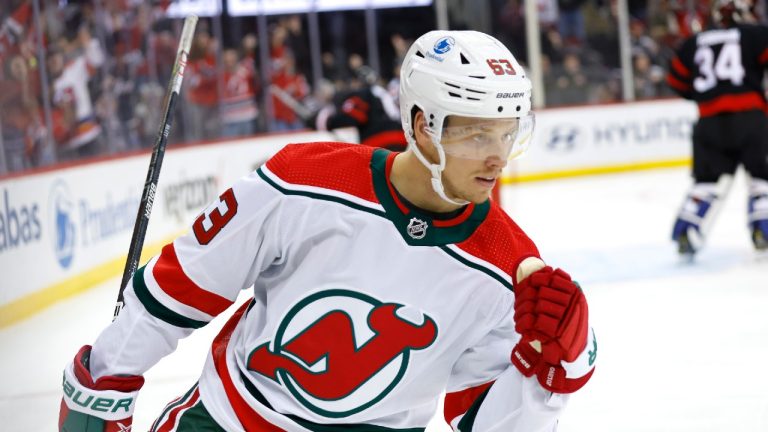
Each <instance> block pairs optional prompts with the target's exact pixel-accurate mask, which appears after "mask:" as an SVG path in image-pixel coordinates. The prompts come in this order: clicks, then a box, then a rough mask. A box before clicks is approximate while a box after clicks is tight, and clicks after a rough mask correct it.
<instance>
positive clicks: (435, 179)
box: [412, 138, 469, 206]
mask: <svg viewBox="0 0 768 432" xmlns="http://www.w3.org/2000/svg"><path fill="white" fill-rule="evenodd" d="M431 141H432V144H433V145H434V146H435V148H436V149H437V157H438V159H439V163H437V164H433V163H431V162H430V161H428V160H427V158H426V157H424V154H423V153H422V152H421V149H419V146H418V145H417V144H416V143H415V142H414V143H413V145H412V148H413V152H414V153H415V154H416V158H417V159H418V160H419V162H421V163H422V165H424V166H425V167H427V169H428V170H429V173H430V175H431V176H432V179H431V182H430V183H431V184H432V190H434V191H435V193H436V194H437V195H438V196H439V197H440V198H441V199H442V200H443V201H446V202H448V203H451V204H454V205H460V206H463V205H467V204H469V201H463V200H460V201H457V200H452V199H450V198H448V195H446V194H445V186H444V185H443V170H444V169H445V151H444V150H443V146H442V144H440V142H439V141H438V140H436V139H435V138H432V140H431Z"/></svg>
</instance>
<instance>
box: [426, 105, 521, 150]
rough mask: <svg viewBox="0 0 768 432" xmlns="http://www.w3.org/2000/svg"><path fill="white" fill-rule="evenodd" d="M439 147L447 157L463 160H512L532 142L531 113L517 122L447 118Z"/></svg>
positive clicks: (513, 120)
mask: <svg viewBox="0 0 768 432" xmlns="http://www.w3.org/2000/svg"><path fill="white" fill-rule="evenodd" d="M445 124H447V125H448V126H446V127H444V128H443V133H442V134H441V136H440V143H441V144H442V146H443V150H444V151H445V153H446V154H449V155H451V156H454V157H457V158H462V159H474V160H487V159H489V158H498V159H501V160H509V159H514V158H515V157H517V156H520V155H521V154H523V153H525V151H526V150H527V149H528V145H529V144H530V142H531V137H532V135H533V126H534V124H535V118H534V115H533V113H530V114H528V115H527V116H524V117H520V118H506V119H473V118H467V117H450V116H449V117H446V119H445Z"/></svg>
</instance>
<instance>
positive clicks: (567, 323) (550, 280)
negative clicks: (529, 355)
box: [515, 266, 589, 365]
mask: <svg viewBox="0 0 768 432" xmlns="http://www.w3.org/2000/svg"><path fill="white" fill-rule="evenodd" d="M515 330H516V331H517V332H518V333H520V334H521V335H523V339H527V340H529V341H533V340H538V341H540V342H541V355H542V358H543V361H544V362H545V363H549V364H554V365H556V364H559V363H560V361H561V360H565V361H566V362H572V361H574V360H575V359H576V357H578V356H579V354H580V353H581V352H582V351H583V350H584V347H585V346H586V344H587V332H588V330H589V323H588V309H587V300H586V298H585V297H584V293H583V292H582V291H581V288H579V286H578V285H576V284H575V283H574V282H573V281H572V280H571V277H570V276H569V275H568V273H566V272H564V271H562V270H560V269H557V270H553V269H552V267H549V266H547V267H544V268H542V269H540V270H537V271H535V272H533V273H531V275H530V276H528V277H527V278H525V279H523V280H522V281H521V282H519V283H518V284H517V285H516V286H515Z"/></svg>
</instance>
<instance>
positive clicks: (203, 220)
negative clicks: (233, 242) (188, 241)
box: [192, 188, 237, 245]
mask: <svg viewBox="0 0 768 432" xmlns="http://www.w3.org/2000/svg"><path fill="white" fill-rule="evenodd" d="M222 204H223V205H224V206H225V208H224V209H222ZM235 214H237V200H236V199H235V193H234V192H233V191H232V188H229V189H227V190H226V191H224V193H223V194H221V196H219V203H218V204H217V205H216V206H210V207H208V208H207V209H205V211H203V213H202V214H201V215H200V216H198V218H197V219H196V220H195V223H194V224H192V231H193V232H194V233H195V238H197V242H198V243H200V244H201V245H207V244H208V243H210V242H211V240H213V238H214V237H216V234H218V233H219V231H221V229H222V228H224V227H225V226H226V225H227V224H228V223H229V221H231V220H232V218H233V217H235Z"/></svg>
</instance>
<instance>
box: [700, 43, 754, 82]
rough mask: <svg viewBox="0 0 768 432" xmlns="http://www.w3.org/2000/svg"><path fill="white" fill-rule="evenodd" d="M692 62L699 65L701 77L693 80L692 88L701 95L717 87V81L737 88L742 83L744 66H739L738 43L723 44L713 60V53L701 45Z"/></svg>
mask: <svg viewBox="0 0 768 432" xmlns="http://www.w3.org/2000/svg"><path fill="white" fill-rule="evenodd" d="M693 61H695V62H696V64H697V65H699V73H700V74H701V76H698V77H696V79H695V80H693V87H694V88H695V89H696V91H697V92H699V93H703V92H705V91H707V90H710V89H712V88H713V87H715V86H716V85H717V81H718V80H719V81H730V82H731V84H733V85H735V86H739V85H741V84H742V83H743V82H744V66H743V65H742V64H741V46H740V45H739V44H738V43H725V44H723V48H722V49H721V50H720V53H719V54H718V55H717V58H715V51H714V50H713V49H712V47H711V46H709V45H702V46H700V47H699V48H698V49H697V50H696V54H695V55H694V57H693Z"/></svg>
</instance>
